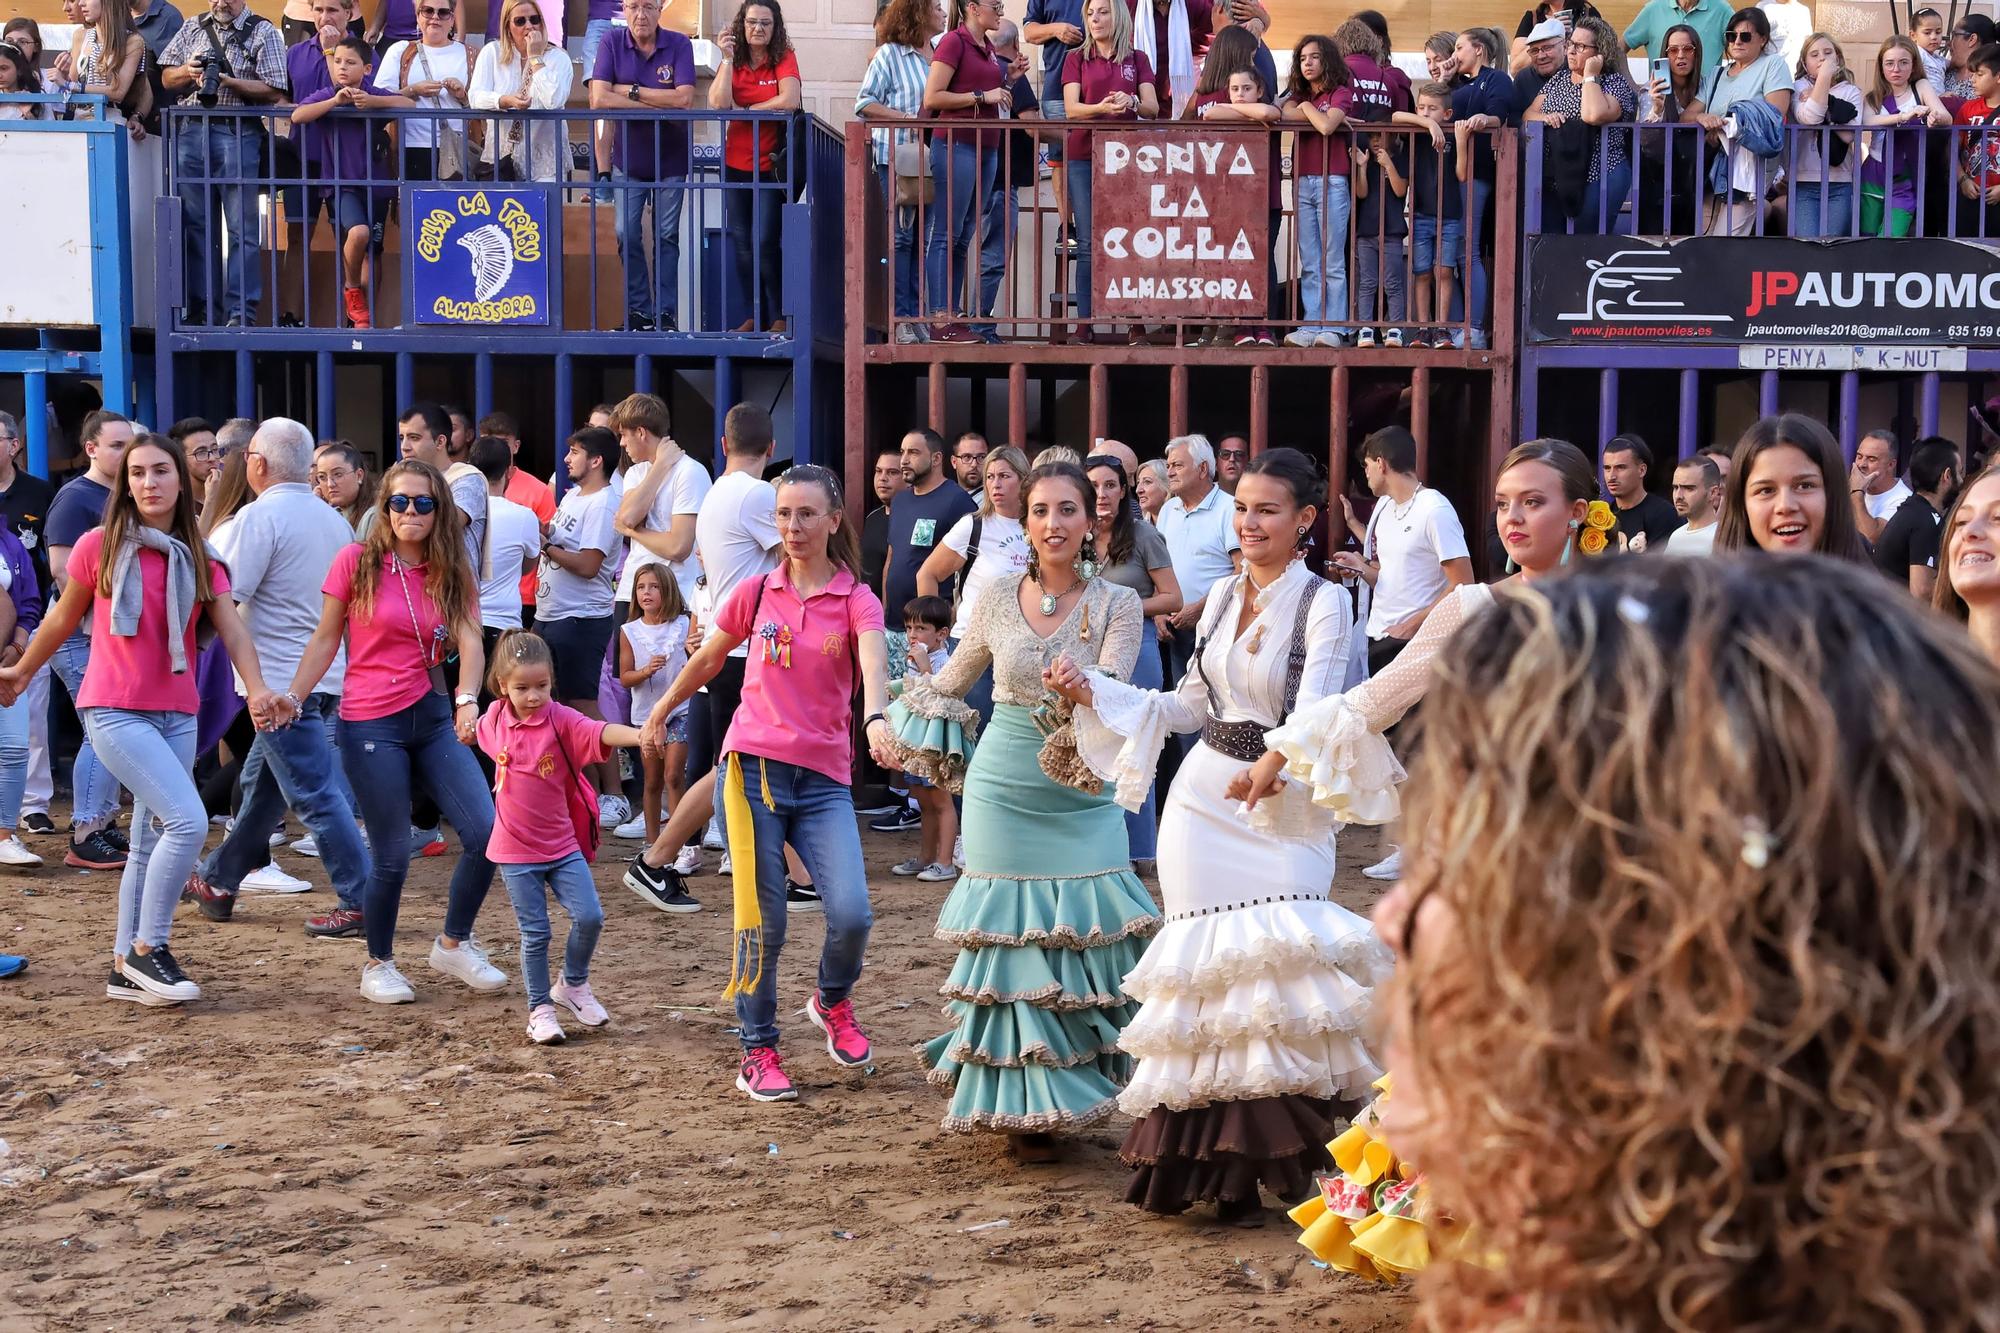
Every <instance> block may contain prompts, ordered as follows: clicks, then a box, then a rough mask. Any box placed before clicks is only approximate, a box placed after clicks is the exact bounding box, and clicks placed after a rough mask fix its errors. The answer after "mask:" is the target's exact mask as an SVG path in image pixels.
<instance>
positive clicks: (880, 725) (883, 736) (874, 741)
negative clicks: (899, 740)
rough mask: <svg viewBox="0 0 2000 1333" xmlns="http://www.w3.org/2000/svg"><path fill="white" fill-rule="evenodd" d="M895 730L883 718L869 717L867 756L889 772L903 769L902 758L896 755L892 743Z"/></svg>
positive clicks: (898, 771) (897, 771)
mask: <svg viewBox="0 0 2000 1333" xmlns="http://www.w3.org/2000/svg"><path fill="white" fill-rule="evenodd" d="M895 738H896V730H895V728H894V727H891V726H890V725H889V723H888V722H887V721H886V720H885V719H883V718H879V717H878V718H874V719H871V720H870V721H869V723H868V757H869V758H871V759H873V760H874V761H875V762H876V763H878V764H880V765H881V766H882V767H883V768H884V769H886V770H888V771H889V772H891V773H900V772H902V770H903V762H902V760H900V759H898V758H897V757H896V746H895V744H894V742H895Z"/></svg>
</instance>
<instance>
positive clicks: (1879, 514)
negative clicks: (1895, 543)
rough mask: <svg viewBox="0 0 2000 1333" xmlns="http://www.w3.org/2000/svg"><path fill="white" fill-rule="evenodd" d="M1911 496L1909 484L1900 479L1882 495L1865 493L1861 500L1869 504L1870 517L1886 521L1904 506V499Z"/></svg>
mask: <svg viewBox="0 0 2000 1333" xmlns="http://www.w3.org/2000/svg"><path fill="white" fill-rule="evenodd" d="M1909 498H1910V487H1909V484H1908V483H1907V482H1902V481H1898V482H1897V483H1896V484H1895V485H1894V486H1891V487H1890V488H1889V489H1888V490H1886V491H1884V492H1882V493H1881V494H1880V495H1863V496H1862V497H1861V502H1862V503H1863V504H1865V505H1867V506H1868V517H1870V518H1872V519H1875V520H1877V521H1878V522H1883V523H1886V522H1888V521H1889V519H1890V518H1891V517H1893V516H1894V515H1895V513H1896V511H1897V510H1898V509H1901V508H1902V507H1903V501H1905V500H1907V499H1909Z"/></svg>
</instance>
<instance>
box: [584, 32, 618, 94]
mask: <svg viewBox="0 0 2000 1333" xmlns="http://www.w3.org/2000/svg"><path fill="white" fill-rule="evenodd" d="M624 26H625V25H624V23H623V22H621V21H619V20H616V19H591V20H590V21H589V22H587V23H585V24H584V25H583V77H584V78H585V79H593V78H595V77H597V48H598V47H600V46H602V45H604V39H605V38H606V37H609V36H610V35H611V34H612V32H613V31H615V30H616V29H618V28H622V27H624Z"/></svg>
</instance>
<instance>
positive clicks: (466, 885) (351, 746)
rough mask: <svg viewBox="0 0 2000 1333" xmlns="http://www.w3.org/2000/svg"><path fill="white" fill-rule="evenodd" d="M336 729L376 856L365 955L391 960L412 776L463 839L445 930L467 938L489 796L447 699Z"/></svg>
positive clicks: (487, 865) (480, 878)
mask: <svg viewBox="0 0 2000 1333" xmlns="http://www.w3.org/2000/svg"><path fill="white" fill-rule="evenodd" d="M339 732H340V757H341V760H342V762H344V763H345V764H346V765H347V777H348V780H349V781H350V782H352V783H353V784H354V794H355V796H357V797H358V798H360V801H361V818H362V820H363V822H365V823H366V824H367V826H368V846H369V850H370V851H371V852H373V853H374V858H375V865H374V869H373V871H372V873H371V874H370V875H369V877H368V891H367V893H366V894H365V895H364V896H363V899H362V906H361V912H362V915H363V916H364V917H365V918H367V923H368V924H367V931H368V956H369V957H370V958H373V959H389V958H393V957H394V956H395V953H396V911H397V909H398V908H399V907H401V905H402V901H403V881H404V880H405V879H406V878H408V877H409V873H410V791H411V779H412V778H414V779H415V780H416V781H418V782H420V783H422V784H423V788H424V790H425V791H426V792H428V793H429V794H430V797H431V799H432V800H433V801H435V802H437V806H438V809H439V810H440V811H441V812H442V813H443V815H444V817H445V818H446V819H447V820H450V821H451V826H452V827H453V828H455V829H457V830H458V840H459V842H460V843H462V844H463V845H464V848H465V850H464V852H463V853H462V854H461V855H460V856H459V858H458V865H457V866H456V867H455V868H454V869H453V870H452V872H451V890H450V893H449V894H448V896H447V897H446V899H445V908H444V933H445V934H446V936H448V937H449V938H451V939H454V940H458V941H461V942H463V941H465V940H467V939H470V938H471V937H472V925H473V922H474V921H475V920H477V919H478V917H479V908H480V905H481V904H482V903H484V902H485V901H486V891H487V890H488V889H490V888H492V887H493V863H492V862H491V861H488V860H487V859H486V839H487V838H488V837H489V836H491V835H492V832H493V796H492V793H490V792H488V791H487V790H486V779H485V775H484V774H482V773H481V772H480V771H479V763H478V761H477V760H475V759H474V758H473V757H472V751H471V750H469V749H467V748H466V747H465V746H463V745H461V744H459V741H458V735H457V733H456V732H455V731H453V729H452V722H451V704H450V703H449V702H448V701H447V700H446V699H445V697H444V696H443V695H441V694H437V693H429V694H426V695H424V697H423V698H421V699H419V700H417V701H416V702H415V703H413V704H411V705H410V706H409V707H408V708H405V709H404V710H403V711H402V712H400V713H391V714H390V715H389V716H387V717H377V718H370V719H369V720H368V721H366V722H349V721H348V720H347V719H345V718H342V719H341V720H340V725H339ZM241 822H243V821H241V820H239V821H238V823H241Z"/></svg>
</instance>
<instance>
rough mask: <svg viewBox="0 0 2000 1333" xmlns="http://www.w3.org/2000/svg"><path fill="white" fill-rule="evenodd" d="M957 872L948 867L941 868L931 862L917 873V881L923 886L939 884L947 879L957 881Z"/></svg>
mask: <svg viewBox="0 0 2000 1333" xmlns="http://www.w3.org/2000/svg"><path fill="white" fill-rule="evenodd" d="M957 878H958V872H957V871H956V870H953V869H952V868H951V867H950V866H941V865H939V864H937V863H936V862H935V861H933V862H932V863H931V864H929V865H927V866H925V867H924V868H923V869H922V870H919V871H918V872H917V879H918V880H919V881H921V882H922V883H925V884H941V883H943V882H944V881H945V880H948V879H957Z"/></svg>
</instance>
